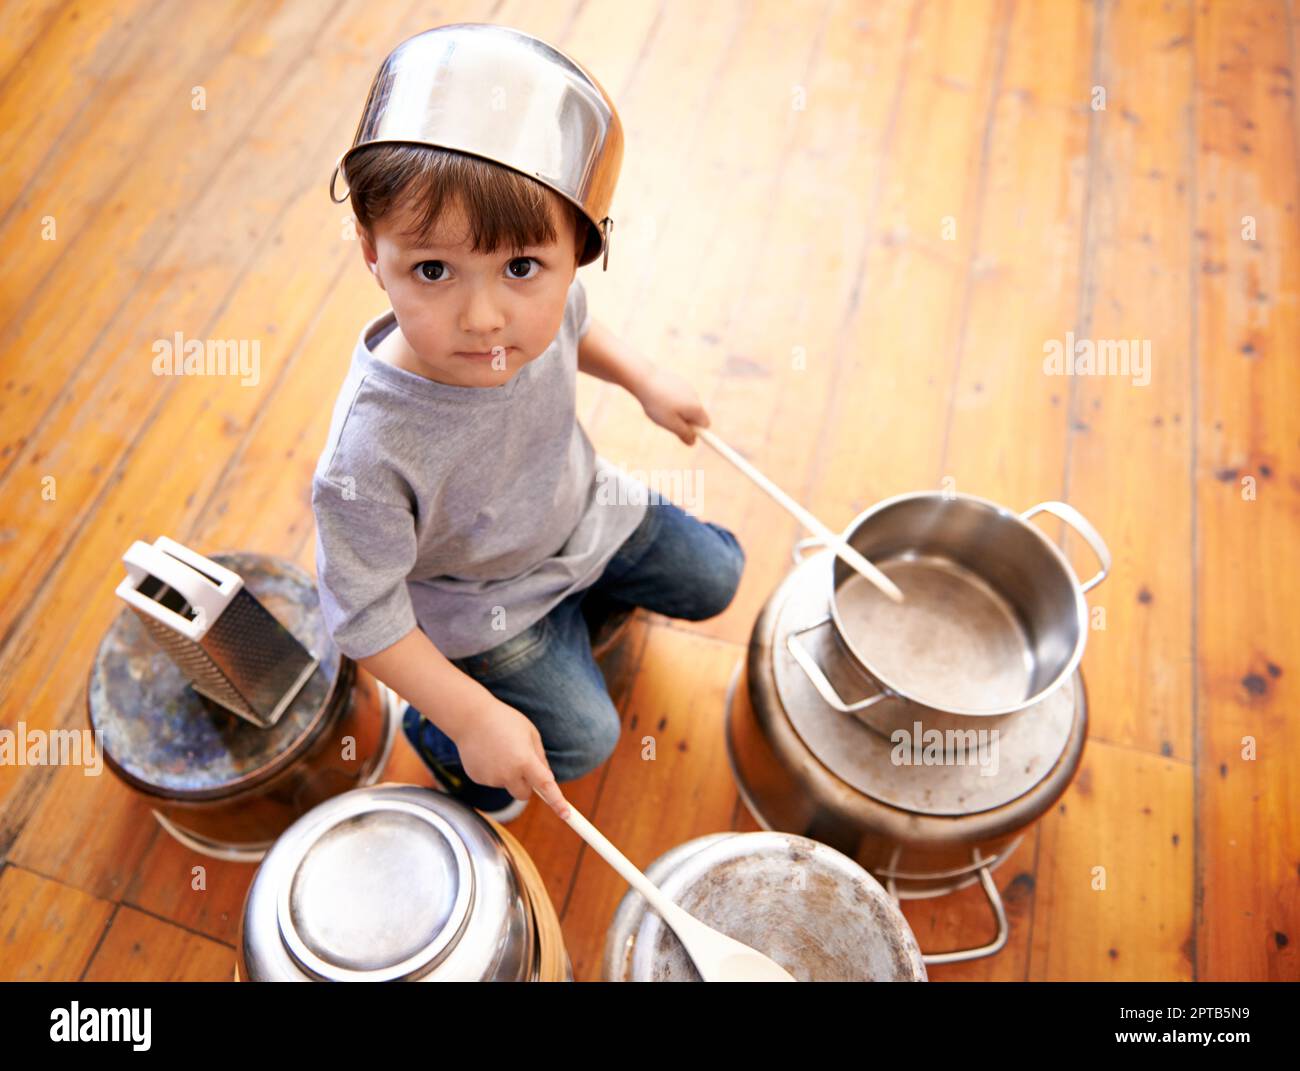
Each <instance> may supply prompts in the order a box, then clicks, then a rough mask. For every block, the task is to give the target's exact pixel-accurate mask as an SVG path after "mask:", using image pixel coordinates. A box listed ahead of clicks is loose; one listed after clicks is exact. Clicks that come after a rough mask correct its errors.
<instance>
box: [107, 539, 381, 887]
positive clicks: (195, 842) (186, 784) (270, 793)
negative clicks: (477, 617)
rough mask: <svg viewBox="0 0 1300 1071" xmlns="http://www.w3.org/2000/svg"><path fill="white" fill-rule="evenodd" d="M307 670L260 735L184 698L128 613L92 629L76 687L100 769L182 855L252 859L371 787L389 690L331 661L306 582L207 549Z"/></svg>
mask: <svg viewBox="0 0 1300 1071" xmlns="http://www.w3.org/2000/svg"><path fill="white" fill-rule="evenodd" d="M212 557H213V560H214V561H216V562H217V564H219V565H223V566H225V567H226V568H228V569H231V570H233V571H234V572H236V573H238V574H239V576H240V577H241V578H242V580H243V582H244V585H245V586H246V588H247V589H248V590H249V591H250V592H252V593H253V594H254V595H255V596H256V597H257V599H258V600H259V601H260V602H261V603H262V604H263V605H264V606H266V608H267V609H268V610H269V611H270V612H271V613H272V614H273V615H274V616H275V618H276V619H277V620H278V621H279V622H280V623H281V624H282V625H283V626H284V627H285V628H287V629H288V630H289V631H290V633H292V634H293V636H294V637H295V638H296V639H297V640H298V641H299V642H300V643H302V644H303V645H304V646H305V647H306V648H307V649H308V650H310V651H312V652H315V653H316V654H317V656H318V658H319V664H318V665H317V667H316V669H315V671H314V672H313V673H312V675H311V677H310V678H309V679H308V680H307V682H306V683H305V684H304V685H303V686H302V688H301V689H300V690H299V691H298V693H297V694H296V695H295V696H294V699H293V701H292V703H291V704H290V705H289V707H288V708H287V709H286V710H285V712H284V713H283V715H282V716H281V717H280V718H279V720H278V721H277V722H276V723H275V724H274V725H273V726H271V727H270V728H263V727H261V726H259V725H254V724H252V723H251V722H248V721H246V720H244V719H243V718H241V717H239V716H238V715H236V714H234V713H232V712H231V711H229V710H227V709H225V708H224V707H222V706H219V705H218V704H217V703H214V702H213V701H212V700H210V699H208V698H207V697H206V696H203V695H200V694H199V693H198V692H197V691H195V689H194V687H193V685H192V684H191V682H190V680H189V678H188V677H187V676H186V675H185V673H184V672H182V670H181V669H180V668H179V667H178V666H177V665H176V663H175V662H174V661H173V660H172V657H171V656H170V655H169V654H168V653H167V652H166V651H165V650H164V649H163V648H162V647H160V646H159V645H158V643H157V642H156V641H155V639H154V637H153V636H152V635H151V633H150V632H149V630H148V629H146V628H145V626H144V625H143V624H142V623H141V621H140V618H139V617H138V616H137V615H136V614H135V613H133V612H132V611H131V610H130V609H128V608H125V607H124V608H123V609H122V611H121V612H120V613H119V614H118V615H117V617H116V618H115V619H114V620H113V622H112V624H111V625H110V626H109V628H108V630H107V631H106V632H105V634H104V637H103V639H102V641H101V642H100V645H99V649H98V651H97V652H96V654H95V660H94V664H93V665H92V666H91V669H90V674H89V681H88V683H87V688H86V708H87V715H88V717H89V721H90V726H91V728H92V729H93V730H96V731H101V732H102V733H103V734H104V735H103V745H104V758H105V761H106V763H107V765H108V767H109V769H110V770H111V771H112V772H113V773H114V774H115V775H116V776H117V777H118V778H119V779H121V780H122V781H123V782H124V783H125V784H126V785H128V786H129V787H130V788H131V789H133V790H134V791H135V792H137V793H139V794H140V795H141V796H142V797H143V798H144V799H145V800H147V801H148V803H149V805H150V807H151V808H152V809H153V813H154V817H155V818H156V819H157V820H158V823H159V825H161V826H162V827H163V828H164V829H166V830H167V832H168V833H169V834H170V835H171V836H173V837H174V838H176V840H178V841H180V842H181V843H182V844H184V845H185V846H186V847H187V848H189V849H191V850H193V851H196V852H200V853H202V854H204V855H208V856H212V857H215V858H219V859H229V860H234V861H239V862H257V861H258V860H259V859H261V858H262V856H263V855H264V854H265V853H266V850H267V849H268V848H270V846H271V845H272V844H273V843H274V841H275V839H276V837H278V836H279V835H280V834H281V833H282V832H283V831H284V830H285V829H286V828H288V826H289V825H290V824H291V823H292V822H294V821H295V820H296V819H297V818H298V817H300V816H301V815H302V814H304V813H305V812H306V811H308V810H310V809H311V808H312V807H314V806H315V805H316V804H318V803H320V802H321V801H323V800H326V799H328V798H329V797H331V796H337V795H339V794H340V793H342V792H347V791H348V790H350V789H355V788H358V787H361V786H364V785H369V784H373V783H374V782H375V781H377V780H378V779H379V778H380V777H381V776H382V773H383V769H384V765H385V764H386V763H387V761H388V757H389V755H390V753H391V751H392V747H393V742H394V740H395V739H396V736H397V725H398V715H397V700H396V696H395V695H394V694H393V693H392V691H391V690H390V689H388V688H387V687H385V686H384V685H383V684H382V683H381V682H380V681H379V680H377V679H376V678H375V677H373V676H372V675H371V674H369V673H367V672H366V671H365V669H363V668H362V667H361V666H359V665H358V664H357V663H356V662H354V661H353V660H352V659H350V658H347V657H346V656H344V655H343V654H341V653H340V652H339V650H338V648H337V647H336V646H335V645H334V641H333V639H332V638H331V637H330V634H329V630H328V629H327V628H326V627H325V621H324V618H323V617H322V616H321V613H320V596H319V593H318V591H317V589H316V585H315V583H314V582H313V580H312V578H311V577H310V576H309V575H307V574H306V573H305V572H303V570H302V569H300V568H299V567H298V566H297V565H295V564H294V563H293V562H290V561H286V560H284V559H281V558H277V557H272V556H269V555H264V554H254V553H248V552H235V553H229V554H214V555H212Z"/></svg>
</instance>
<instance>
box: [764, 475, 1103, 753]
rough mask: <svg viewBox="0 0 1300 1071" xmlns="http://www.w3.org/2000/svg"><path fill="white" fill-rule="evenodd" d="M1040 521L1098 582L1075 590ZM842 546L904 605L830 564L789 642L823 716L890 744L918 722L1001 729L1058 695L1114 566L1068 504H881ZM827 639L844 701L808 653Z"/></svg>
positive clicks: (950, 500) (940, 497) (970, 499)
mask: <svg viewBox="0 0 1300 1071" xmlns="http://www.w3.org/2000/svg"><path fill="white" fill-rule="evenodd" d="M1040 513H1048V514H1051V515H1053V516H1056V517H1058V518H1059V519H1061V520H1063V521H1065V522H1066V523H1067V524H1068V525H1069V526H1070V527H1071V528H1073V529H1074V530H1075V531H1076V532H1078V533H1079V534H1080V535H1081V536H1082V537H1083V538H1084V540H1085V541H1086V542H1087V544H1088V545H1089V546H1090V547H1091V548H1092V550H1093V551H1094V553H1095V554H1096V555H1097V558H1098V559H1099V560H1100V562H1101V568H1100V570H1099V571H1098V572H1097V573H1096V574H1095V575H1094V576H1093V577H1091V578H1090V579H1089V580H1087V581H1086V582H1083V583H1080V582H1079V580H1078V579H1077V578H1076V577H1075V574H1074V571H1073V569H1072V568H1071V567H1070V563H1069V561H1068V560H1067V559H1066V557H1065V555H1064V554H1063V553H1062V552H1061V551H1060V549H1059V548H1058V547H1057V546H1056V545H1055V544H1054V543H1053V542H1052V541H1051V540H1050V539H1048V538H1047V536H1046V535H1044V534H1043V532H1042V531H1041V530H1040V529H1039V528H1038V527H1037V526H1035V525H1034V524H1032V523H1030V521H1031V518H1033V517H1035V516H1036V515H1038V514H1040ZM845 539H846V541H847V542H848V543H849V544H850V545H851V546H852V547H854V549H856V550H858V551H860V552H861V553H862V554H863V555H864V556H865V557H866V558H867V559H869V560H870V561H872V562H874V563H875V564H876V565H877V566H878V567H879V568H880V569H881V571H882V572H884V573H885V574H886V575H887V576H888V577H890V579H892V580H893V581H894V582H895V583H896V584H897V585H898V587H899V588H900V589H901V590H902V592H903V596H904V599H903V602H902V604H901V605H900V604H895V603H893V602H891V601H890V600H889V599H888V598H887V597H886V596H884V595H883V594H882V593H881V592H879V591H878V590H877V589H876V588H875V587H874V586H873V585H872V584H871V583H870V582H869V581H867V580H866V579H865V578H863V577H861V576H859V575H858V574H857V573H856V572H855V571H854V570H853V568H852V567H851V566H849V565H848V564H846V563H845V562H844V561H842V560H840V559H839V558H836V560H835V562H834V567H833V571H832V576H831V585H830V598H829V605H828V608H827V613H826V614H825V615H824V616H822V617H821V618H820V619H819V620H816V621H813V622H810V623H809V624H806V625H804V626H801V627H800V628H798V629H795V630H794V631H793V632H791V633H790V635H789V636H788V637H786V640H785V642H786V644H787V645H788V647H789V650H790V653H791V654H792V655H793V656H794V658H795V660H796V662H798V664H799V666H800V667H801V668H802V669H803V671H804V672H805V673H807V674H808V678H809V680H810V681H812V683H813V685H814V686H815V687H816V688H817V690H818V691H819V692H820V693H821V695H822V697H823V698H824V699H825V701H826V702H827V703H828V704H829V705H830V706H832V707H833V708H834V709H836V710H838V711H840V712H841V713H844V714H852V715H853V716H855V717H857V718H860V719H861V720H862V721H864V722H865V723H866V724H868V725H870V726H872V727H873V728H876V729H878V730H879V731H881V732H884V733H886V734H889V733H892V732H893V731H895V730H897V729H899V728H910V727H911V726H912V725H913V724H914V723H915V722H917V721H920V722H921V723H922V724H923V725H925V726H927V727H930V726H933V727H938V728H941V729H944V728H962V727H969V726H970V724H971V723H970V722H969V721H968V720H967V719H1001V720H1002V722H1004V721H1005V719H1006V718H1007V716H1009V715H1015V714H1018V713H1020V712H1021V711H1024V710H1027V709H1029V708H1030V707H1033V706H1035V705H1036V704H1038V703H1041V702H1043V701H1044V700H1046V699H1047V698H1048V697H1049V696H1051V695H1052V694H1053V693H1054V692H1056V691H1058V690H1059V689H1061V688H1062V687H1064V686H1065V684H1066V682H1068V681H1069V680H1070V679H1071V677H1072V676H1073V675H1074V673H1075V671H1076V669H1077V668H1078V666H1079V662H1080V660H1081V659H1082V658H1083V651H1084V646H1085V644H1086V643H1087V639H1088V605H1087V601H1086V599H1085V598H1084V594H1085V593H1086V592H1088V591H1090V590H1091V589H1092V588H1094V587H1096V586H1097V585H1098V584H1099V583H1101V581H1102V580H1104V579H1105V577H1106V575H1107V573H1108V572H1109V571H1110V564H1111V559H1110V551H1109V550H1107V548H1106V544H1105V543H1104V542H1103V541H1102V538H1101V536H1100V535H1098V533H1097V531H1096V529H1095V528H1093V526H1092V525H1091V524H1090V523H1088V521H1087V519H1086V518H1085V517H1084V516H1083V515H1082V514H1081V513H1079V511H1078V510H1076V509H1075V508H1074V507H1073V506H1070V505H1067V504H1066V503H1064V502H1043V503H1040V504H1039V505H1037V506H1033V507H1032V508H1030V509H1028V510H1026V511H1025V512H1024V513H1020V514H1018V513H1015V512H1013V511H1011V510H1009V509H1006V508H1005V507H1003V506H1000V505H998V504H997V503H995V502H990V501H989V500H987V499H983V498H977V497H975V496H974V495H963V494H952V493H946V492H929V491H922V492H917V493H914V494H905V495H899V496H897V497H895V498H890V499H886V500H885V501H883V502H880V503H877V504H876V505H875V506H873V507H871V508H870V509H868V510H866V511H865V512H864V513H862V514H860V515H859V516H858V517H857V518H856V519H855V520H854V521H853V522H852V523H851V524H850V525H849V527H848V529H847V530H846V532H845ZM808 542H811V541H808ZM827 627H830V628H831V629H833V633H834V637H835V640H836V641H837V643H838V644H839V645H840V647H842V649H843V650H844V651H845V653H846V654H847V655H848V657H849V660H850V662H851V663H852V664H853V665H854V667H855V668H856V669H857V670H858V671H859V673H858V674H857V677H858V678H859V680H858V683H857V687H856V690H855V692H854V695H853V696H852V697H850V698H845V696H844V694H843V692H842V691H841V690H840V689H837V688H836V686H835V684H834V683H833V682H832V681H831V680H830V678H829V677H828V676H827V675H826V673H825V672H824V671H823V670H822V668H821V667H820V666H819V664H818V662H817V660H816V659H815V658H813V657H812V656H811V654H810V653H809V650H808V646H807V644H806V642H805V640H804V637H805V636H806V635H807V634H808V633H810V632H813V631H815V630H818V629H825V628H827ZM864 691H865V692H866V693H867V694H866V695H863V694H862V693H863V692H864ZM999 723H1000V722H998V721H989V722H988V723H987V724H988V725H993V724H999Z"/></svg>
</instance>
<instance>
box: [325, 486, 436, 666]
mask: <svg viewBox="0 0 1300 1071" xmlns="http://www.w3.org/2000/svg"><path fill="white" fill-rule="evenodd" d="M311 506H312V512H313V513H314V514H315V515H316V587H317V589H318V591H319V592H320V606H321V613H322V614H323V616H324V619H325V626H326V628H328V629H329V633H330V635H331V636H332V637H333V638H334V644H335V646H336V647H338V649H339V650H340V651H341V652H342V653H343V654H345V655H346V656H347V657H348V658H351V659H354V660H355V659H360V658H368V657H369V656H370V655H373V654H378V653H379V652H380V651H382V650H384V649H385V648H387V647H391V646H392V645H393V644H394V643H396V642H397V641H398V640H400V639H401V638H402V637H403V636H405V635H406V634H407V633H408V632H410V631H411V630H412V629H413V628H415V627H416V619H415V610H414V608H413V607H412V606H411V596H410V592H409V591H408V590H407V587H406V580H407V577H408V576H409V575H410V573H411V570H412V569H413V568H414V567H415V559H416V537H415V516H414V515H413V514H412V512H411V510H410V509H409V508H407V507H405V506H394V505H389V504H387V503H383V502H377V501H375V500H373V499H368V498H365V497H364V496H362V495H358V494H356V493H355V492H352V491H351V490H350V489H349V488H348V487H346V486H345V485H343V484H339V483H335V482H334V481H332V480H329V479H325V478H324V477H321V476H317V477H316V478H315V479H314V480H313V482H312V494H311Z"/></svg>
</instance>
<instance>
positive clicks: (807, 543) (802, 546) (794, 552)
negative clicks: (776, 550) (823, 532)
mask: <svg viewBox="0 0 1300 1071" xmlns="http://www.w3.org/2000/svg"><path fill="white" fill-rule="evenodd" d="M825 545H826V544H825V543H823V542H822V537H821V536H809V537H808V538H807V539H801V540H799V542H798V543H796V544H795V545H794V546H793V547H791V548H790V556H791V557H792V558H794V563H795V565H802V564H803V560H804V554H803V552H804V551H805V550H807V549H808V548H809V547H823V546H825Z"/></svg>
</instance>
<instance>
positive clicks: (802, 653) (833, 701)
mask: <svg viewBox="0 0 1300 1071" xmlns="http://www.w3.org/2000/svg"><path fill="white" fill-rule="evenodd" d="M830 619H831V618H830V615H829V614H827V615H826V616H825V617H823V618H822V619H821V620H820V621H815V622H813V624H811V625H804V627H803V628H797V629H795V630H794V631H793V632H791V633H790V635H789V636H787V637H786V638H785V646H786V649H787V650H788V651H789V652H790V654H791V655H793V656H794V660H795V661H796V662H797V663H799V668H800V669H802V670H803V671H804V675H805V676H807V678H808V679H809V680H810V681H811V682H812V685H813V687H814V688H816V689H817V691H818V692H820V693H821V697H822V698H823V699H824V700H826V702H827V703H829V704H830V705H831V706H832V707H834V708H835V709H836V710H838V711H839V712H840V713H841V714H856V713H857V712H858V711H860V710H866V709H867V707H873V706H875V705H876V704H877V703H879V702H880V701H881V700H882V699H888V698H889V695H890V693H889V692H887V691H885V690H884V689H883V688H881V689H880V691H879V692H877V694H875V695H869V696H867V698H866V699H860V700H858V701H857V702H856V703H846V702H844V700H843V699H841V698H840V694H839V692H837V691H836V690H835V686H834V685H833V684H831V682H830V678H828V677H827V676H826V674H825V673H824V672H823V671H822V667H821V666H819V665H818V664H817V660H816V659H815V658H813V656H812V655H811V654H809V652H808V648H807V647H805V646H804V645H803V644H802V643H800V642H799V637H800V636H801V635H803V633H805V632H811V631H812V630H813V629H815V628H821V627H822V626H823V625H825V624H827V623H829V622H830ZM873 683H875V682H873ZM876 687H877V688H880V685H879V684H876Z"/></svg>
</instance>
